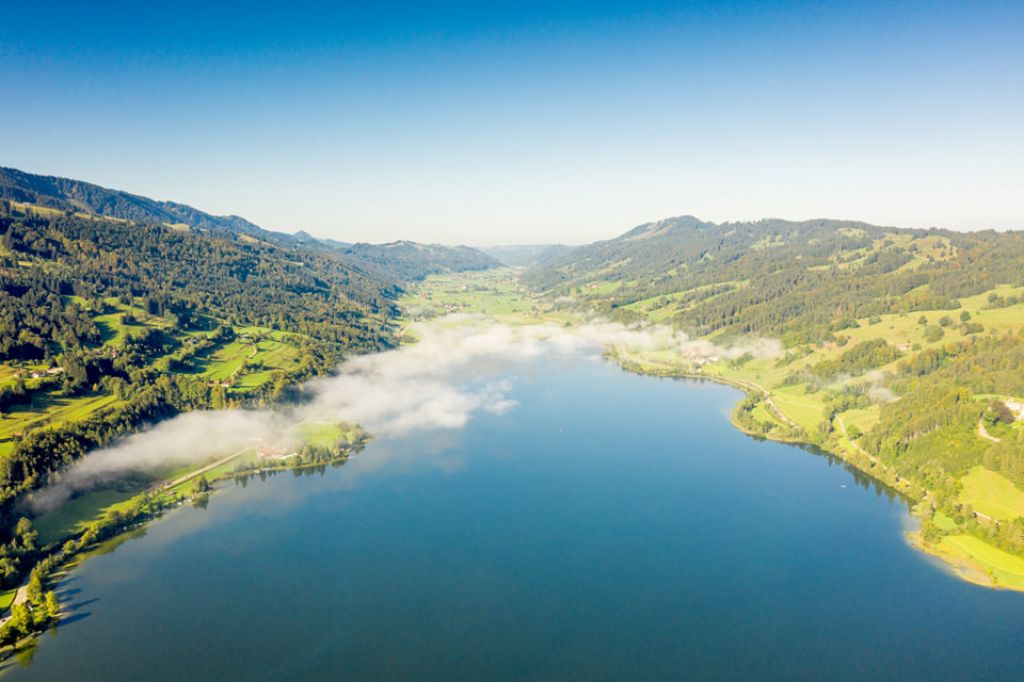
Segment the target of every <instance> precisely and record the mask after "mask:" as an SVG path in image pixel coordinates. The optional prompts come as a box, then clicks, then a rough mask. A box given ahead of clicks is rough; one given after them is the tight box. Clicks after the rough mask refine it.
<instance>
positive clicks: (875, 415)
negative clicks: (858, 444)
mask: <svg viewBox="0 0 1024 682" xmlns="http://www.w3.org/2000/svg"><path fill="white" fill-rule="evenodd" d="M880 413H881V406H879V405H872V406H870V407H864V408H861V409H857V410H847V411H846V412H843V414H842V417H843V423H845V424H846V428H850V427H851V426H856V427H857V428H858V429H860V430H861V431H864V432H865V433H866V432H867V431H869V430H870V429H871V427H872V426H874V425H875V424H877V423H878V419H879V414H880Z"/></svg>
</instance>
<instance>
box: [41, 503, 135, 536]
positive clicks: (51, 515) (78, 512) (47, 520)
mask: <svg viewBox="0 0 1024 682" xmlns="http://www.w3.org/2000/svg"><path fill="white" fill-rule="evenodd" d="M137 493H138V491H134V492H131V491H120V490H96V491H93V492H90V493H86V494H84V495H81V496H79V497H75V498H73V499H70V500H68V501H67V502H65V503H64V504H63V505H61V506H60V508H58V509H54V510H53V511H49V512H46V513H44V514H41V515H39V516H37V517H36V518H34V519H33V520H32V524H33V525H34V526H35V528H36V530H37V531H39V542H40V543H42V544H43V545H48V544H50V543H51V542H57V541H59V540H62V539H64V538H66V537H69V536H71V535H77V534H78V533H81V532H82V531H84V530H85V529H86V528H87V527H88V526H89V524H90V523H92V522H93V521H95V520H96V519H97V518H98V517H101V516H104V515H106V514H108V513H110V512H112V511H120V510H122V509H124V508H126V507H127V506H128V500H130V499H131V498H132V496H134V495H136V494H137Z"/></svg>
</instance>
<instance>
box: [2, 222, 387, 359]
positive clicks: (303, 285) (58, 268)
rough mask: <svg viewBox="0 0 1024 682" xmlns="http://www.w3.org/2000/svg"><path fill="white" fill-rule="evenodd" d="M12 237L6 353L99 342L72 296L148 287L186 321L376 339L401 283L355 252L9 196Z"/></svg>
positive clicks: (38, 353)
mask: <svg viewBox="0 0 1024 682" xmlns="http://www.w3.org/2000/svg"><path fill="white" fill-rule="evenodd" d="M0 240H2V242H0V243H2V245H3V249H4V251H5V254H6V255H5V256H4V257H3V260H2V263H3V273H2V275H3V279H2V285H3V287H2V289H0V299H2V303H3V305H2V306H0V353H2V355H0V357H21V358H26V359H27V358H37V359H38V358H41V357H44V356H47V355H53V354H59V353H62V352H64V351H67V350H70V349H74V348H76V347H79V346H83V345H86V344H88V343H94V342H95V341H96V340H97V333H98V332H97V330H96V329H95V326H94V325H92V324H91V323H90V322H89V321H88V319H87V317H85V316H83V314H82V306H81V305H79V304H76V303H71V304H68V303H66V302H65V301H64V300H63V299H62V298H61V297H63V296H69V295H74V296H76V297H78V298H81V299H85V300H86V301H91V302H95V301H97V300H99V299H102V298H104V297H110V296H114V297H123V298H127V299H133V298H138V297H142V298H144V299H145V306H146V308H147V309H148V311H149V312H151V313H153V314H156V315H163V314H165V313H170V314H172V315H173V316H174V317H175V318H176V320H175V321H176V325H177V326H179V327H181V328H189V327H190V326H192V325H193V324H195V323H196V322H197V320H198V318H199V317H200V316H202V315H206V316H210V317H213V318H215V319H217V320H220V321H223V322H225V323H228V324H241V325H259V326H266V327H271V328H276V329H288V330H290V331H295V332H299V333H302V334H308V335H309V336H312V337H314V338H317V339H319V340H322V341H329V342H332V343H335V344H339V345H342V346H352V347H376V346H377V345H379V343H380V339H381V329H382V322H381V320H382V319H383V318H384V317H386V316H387V315H388V314H390V313H391V312H392V311H393V308H394V303H393V299H394V297H395V295H396V294H397V292H398V286H397V284H395V283H393V281H388V280H385V279H382V278H378V277H374V276H371V275H369V274H367V273H365V272H363V271H362V270H361V268H360V267H359V266H358V264H356V263H354V262H352V260H351V259H348V258H346V257H345V256H344V254H334V253H326V252H321V251H318V250H309V249H301V248H288V247H283V246H280V245H273V244H266V243H263V242H259V241H252V240H245V239H240V238H236V237H233V236H231V235H223V236H220V237H213V236H208V235H203V234H196V233H191V232H182V231H177V230H173V229H170V228H167V227H165V226H162V225H156V224H134V223H119V222H105V221H95V220H88V219H83V218H78V217H75V216H65V215H58V216H46V215H40V214H37V213H35V212H33V211H27V212H18V211H12V210H10V208H9V207H7V208H5V207H3V206H0ZM94 307H96V306H94Z"/></svg>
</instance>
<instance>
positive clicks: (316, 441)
mask: <svg viewBox="0 0 1024 682" xmlns="http://www.w3.org/2000/svg"><path fill="white" fill-rule="evenodd" d="M298 431H299V436H300V437H301V438H302V440H303V442H305V443H306V444H308V445H312V446H316V447H324V448H329V447H333V446H335V445H337V444H338V443H340V442H342V441H350V440H351V439H352V436H354V435H355V434H356V433H357V429H355V428H354V427H353V426H352V425H351V424H344V423H339V422H325V421H316V422H306V423H304V424H302V425H301V426H300V427H299V429H298Z"/></svg>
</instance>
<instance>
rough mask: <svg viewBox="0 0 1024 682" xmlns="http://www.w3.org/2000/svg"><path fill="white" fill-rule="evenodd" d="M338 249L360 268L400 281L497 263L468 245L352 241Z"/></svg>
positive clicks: (477, 268) (493, 266)
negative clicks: (359, 265)
mask: <svg viewBox="0 0 1024 682" xmlns="http://www.w3.org/2000/svg"><path fill="white" fill-rule="evenodd" d="M342 252H343V253H345V254H347V255H349V256H352V257H354V258H356V259H358V260H359V261H360V262H361V263H363V265H364V267H366V268H368V269H371V270H372V271H375V272H377V273H379V274H380V275H381V276H382V277H397V278H399V279H401V280H403V281H410V280H418V279H423V278H424V277H426V276H428V275H439V274H444V273H453V272H466V271H468V270H487V269H489V268H495V267H500V266H501V262H499V261H498V260H496V259H494V258H492V257H491V256H488V255H487V254H485V253H483V252H482V251H479V250H477V249H473V248H470V247H468V246H443V245H441V244H418V243H416V242H409V241H398V242H390V243H387V244H365V243H359V244H352V245H351V246H347V247H344V248H343V249H342Z"/></svg>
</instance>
